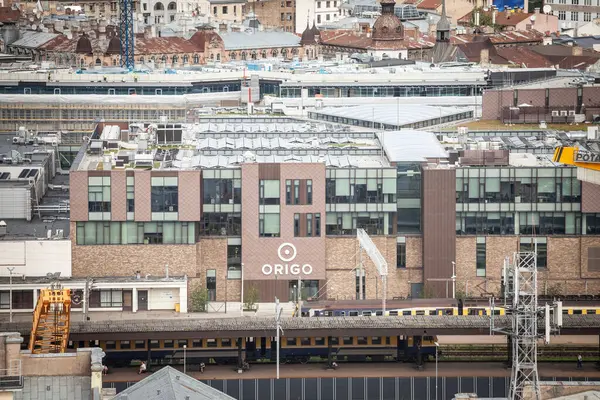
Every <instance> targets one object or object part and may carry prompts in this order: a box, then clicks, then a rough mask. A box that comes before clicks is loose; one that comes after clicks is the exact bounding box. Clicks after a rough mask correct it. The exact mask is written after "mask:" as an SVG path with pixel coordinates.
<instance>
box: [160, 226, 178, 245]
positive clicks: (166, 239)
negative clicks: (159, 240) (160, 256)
mask: <svg viewBox="0 0 600 400" xmlns="http://www.w3.org/2000/svg"><path fill="white" fill-rule="evenodd" d="M177 230H178V231H181V224H180V223H177ZM180 237H181V236H180ZM163 243H164V244H174V243H175V223H173V222H163ZM179 243H181V239H180V242H179Z"/></svg>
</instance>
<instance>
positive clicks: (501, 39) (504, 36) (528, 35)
mask: <svg viewBox="0 0 600 400" xmlns="http://www.w3.org/2000/svg"><path fill="white" fill-rule="evenodd" d="M481 37H489V38H490V40H491V41H492V43H493V44H510V43H532V42H533V43H536V42H537V43H542V40H543V38H544V34H543V33H540V32H538V31H535V30H533V29H532V30H530V31H509V32H498V33H494V34H491V35H475V34H468V35H453V36H451V37H450V41H451V42H452V43H454V44H464V43H470V42H473V41H477V40H481V39H480V38H481Z"/></svg>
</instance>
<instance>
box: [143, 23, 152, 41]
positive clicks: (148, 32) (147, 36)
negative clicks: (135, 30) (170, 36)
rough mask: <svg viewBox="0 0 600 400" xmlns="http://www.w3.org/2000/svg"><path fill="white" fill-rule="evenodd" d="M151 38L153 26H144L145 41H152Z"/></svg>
mask: <svg viewBox="0 0 600 400" xmlns="http://www.w3.org/2000/svg"><path fill="white" fill-rule="evenodd" d="M151 38H152V26H151V25H146V26H144V39H151Z"/></svg>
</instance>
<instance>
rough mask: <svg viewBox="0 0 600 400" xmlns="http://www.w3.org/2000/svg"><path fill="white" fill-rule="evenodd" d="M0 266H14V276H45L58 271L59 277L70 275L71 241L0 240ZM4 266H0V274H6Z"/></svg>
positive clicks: (7, 273)
mask: <svg viewBox="0 0 600 400" xmlns="http://www.w3.org/2000/svg"><path fill="white" fill-rule="evenodd" d="M0 254H2V256H1V257H0V267H14V268H15V269H14V271H13V272H12V273H13V279H15V275H16V276H21V275H25V276H46V274H47V273H49V272H52V273H54V272H60V274H61V277H70V276H71V241H70V240H68V239H66V240H36V241H34V240H28V241H2V242H0ZM8 275H9V272H8V270H7V269H6V268H0V276H8Z"/></svg>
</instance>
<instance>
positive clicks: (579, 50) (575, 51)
mask: <svg viewBox="0 0 600 400" xmlns="http://www.w3.org/2000/svg"><path fill="white" fill-rule="evenodd" d="M572 54H573V55H574V56H582V55H583V47H581V46H573V51H572Z"/></svg>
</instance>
